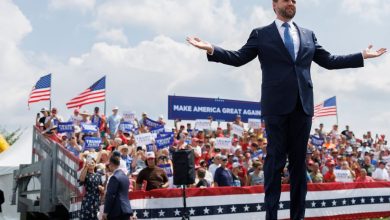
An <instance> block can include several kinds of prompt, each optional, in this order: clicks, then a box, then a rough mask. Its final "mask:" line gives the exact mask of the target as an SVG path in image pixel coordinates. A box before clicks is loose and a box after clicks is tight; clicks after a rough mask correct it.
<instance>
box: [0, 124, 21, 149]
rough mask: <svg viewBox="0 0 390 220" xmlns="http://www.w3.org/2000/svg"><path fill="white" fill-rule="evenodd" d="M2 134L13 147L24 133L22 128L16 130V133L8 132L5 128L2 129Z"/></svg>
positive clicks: (0, 129) (0, 132) (0, 130)
mask: <svg viewBox="0 0 390 220" xmlns="http://www.w3.org/2000/svg"><path fill="white" fill-rule="evenodd" d="M0 134H2V135H3V136H4V138H5V140H6V141H7V142H8V144H9V145H10V146H11V145H13V144H14V143H15V142H16V141H17V140H19V138H20V136H21V135H22V134H23V131H22V129H21V128H18V129H16V130H14V131H7V130H6V129H4V128H0Z"/></svg>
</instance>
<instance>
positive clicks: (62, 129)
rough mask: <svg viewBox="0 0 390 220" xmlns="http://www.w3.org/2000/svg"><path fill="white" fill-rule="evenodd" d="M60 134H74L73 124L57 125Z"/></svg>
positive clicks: (60, 123) (62, 123) (61, 123)
mask: <svg viewBox="0 0 390 220" xmlns="http://www.w3.org/2000/svg"><path fill="white" fill-rule="evenodd" d="M57 132H58V133H66V132H73V122H71V121H70V122H59V123H58V125H57Z"/></svg>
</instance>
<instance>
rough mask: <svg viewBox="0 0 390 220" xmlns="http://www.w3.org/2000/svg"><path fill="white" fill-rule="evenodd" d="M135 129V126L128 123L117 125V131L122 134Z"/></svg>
mask: <svg viewBox="0 0 390 220" xmlns="http://www.w3.org/2000/svg"><path fill="white" fill-rule="evenodd" d="M134 129H135V125H134V124H132V123H130V122H125V121H124V122H121V123H120V124H119V130H121V131H124V132H133V131H134Z"/></svg>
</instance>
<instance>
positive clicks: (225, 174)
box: [214, 167, 233, 186]
mask: <svg viewBox="0 0 390 220" xmlns="http://www.w3.org/2000/svg"><path fill="white" fill-rule="evenodd" d="M214 182H216V183H217V184H218V186H233V177H232V173H231V172H230V170H229V169H227V168H223V167H218V168H217V170H216V171H215V174H214Z"/></svg>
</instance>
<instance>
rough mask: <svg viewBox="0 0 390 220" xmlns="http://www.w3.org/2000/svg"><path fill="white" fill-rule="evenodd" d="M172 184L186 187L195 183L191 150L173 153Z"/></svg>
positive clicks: (192, 152)
mask: <svg viewBox="0 0 390 220" xmlns="http://www.w3.org/2000/svg"><path fill="white" fill-rule="evenodd" d="M172 162H173V184H174V185H188V184H193V183H194V182H195V161H194V151H193V150H178V151H175V152H173V155H172Z"/></svg>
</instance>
